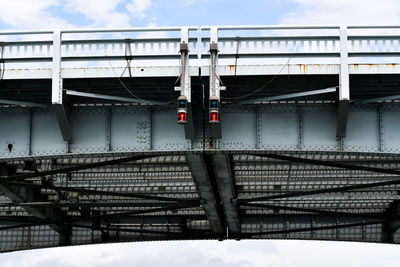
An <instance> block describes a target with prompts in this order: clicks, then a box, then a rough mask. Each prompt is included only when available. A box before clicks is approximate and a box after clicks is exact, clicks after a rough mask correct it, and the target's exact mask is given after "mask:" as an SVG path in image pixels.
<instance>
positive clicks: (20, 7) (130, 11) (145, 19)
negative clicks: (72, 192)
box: [0, 0, 400, 267]
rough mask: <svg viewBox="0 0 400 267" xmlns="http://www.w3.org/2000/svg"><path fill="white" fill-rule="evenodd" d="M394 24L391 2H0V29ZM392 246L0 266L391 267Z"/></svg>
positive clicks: (55, 253)
mask: <svg viewBox="0 0 400 267" xmlns="http://www.w3.org/2000/svg"><path fill="white" fill-rule="evenodd" d="M277 24H286V25H288V24H290V25H294V24H300V25H309V24H323V25H326V24H336V25H339V24H364V25H376V24H384V25H388V24H400V4H399V3H398V0H380V1H376V0H374V1H372V0H280V1H279V0H247V1H244V0H186V1H184V0H164V1H163V0H58V1H57V0H0V30H1V31H3V30H21V29H32V30H35V29H67V28H119V27H142V26H152V27H153V26H202V25H277ZM399 252H400V247H398V246H394V245H383V244H364V243H351V242H347V243H345V242H317V241H277V240H264V241H239V242H238V241H224V242H218V241H186V242H176V241H174V242H141V243H124V244H103V245H91V246H76V247H68V248H52V249H40V250H31V251H22V252H12V253H5V254H0V266H2V267H9V266H19V267H24V266H34V267H35V266H40V267H47V266H55V267H58V266H63V267H64V266H66V267H79V266H85V267H87V266H98V267H100V266H101V267H102V266H146V267H152V266H176V267H179V266H230V267H236V266H309V267H313V266H324V267H329V266H335V267H337V266H363V267H368V266H374V267H375V266H399V262H400V253H399Z"/></svg>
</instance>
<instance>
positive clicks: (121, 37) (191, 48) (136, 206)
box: [0, 26, 400, 252]
mask: <svg viewBox="0 0 400 267" xmlns="http://www.w3.org/2000/svg"><path fill="white" fill-rule="evenodd" d="M399 56H400V26H204V27H197V26H196V27H161V28H129V29H78V30H57V31H55V30H49V31H15V32H0V66H1V68H0V192H1V195H0V250H1V251H3V252H4V251H13V250H21V249H33V248H41V247H53V246H66V245H78V244H94V243H106V242H126V241H146V240H194V239H218V240H225V239H236V240H241V239H306V240H342V241H362V242H382V243H399V242H400V233H399V231H398V229H399V227H400V221H399V215H400V206H399V192H400V179H399V174H400V158H399V155H400V138H399V137H400V103H399V101H400V89H399V85H400V75H399V72H400V57H399Z"/></svg>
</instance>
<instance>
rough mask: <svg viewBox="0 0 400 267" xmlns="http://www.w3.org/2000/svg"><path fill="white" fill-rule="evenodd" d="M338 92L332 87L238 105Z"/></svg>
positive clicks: (257, 99)
mask: <svg viewBox="0 0 400 267" xmlns="http://www.w3.org/2000/svg"><path fill="white" fill-rule="evenodd" d="M336 91H337V87H330V88H326V89H320V90H312V91H303V92H299V93H293V94H286V95H278V96H270V97H262V98H256V99H250V100H246V101H241V102H239V103H238V104H239V105H243V104H252V103H255V102H267V101H277V100H286V99H293V98H300V97H304V96H311V95H321V94H329V93H335V92H336Z"/></svg>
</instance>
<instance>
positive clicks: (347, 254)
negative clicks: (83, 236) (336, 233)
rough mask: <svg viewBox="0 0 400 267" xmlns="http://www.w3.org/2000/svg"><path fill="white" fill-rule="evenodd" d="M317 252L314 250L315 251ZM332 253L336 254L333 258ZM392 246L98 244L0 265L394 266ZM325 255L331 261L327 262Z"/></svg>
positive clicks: (3, 258)
mask: <svg viewBox="0 0 400 267" xmlns="http://www.w3.org/2000/svg"><path fill="white" fill-rule="evenodd" d="M316 251H317V252H316ZM332 255H336V257H334V258H332ZM399 258H400V256H399V254H398V247H397V246H395V245H384V244H368V243H352V242H321V241H287V240H279V241H276V240H258V241H255V240H253V241H247V240H244V241H240V242H237V241H224V242H218V241H164V242H134V243H123V244H103V245H91V246H75V247H64V248H51V249H40V250H33V251H22V252H14V253H6V254H0V265H1V266H4V267H11V266H21V267H25V266H31V267H39V266H40V267H50V266H51V267H53V266H64V267H81V266H82V267H86V266H93V267H105V266H121V267H125V266H126V267H128V266H148V267H156V266H160V265H161V266H166V267H169V266H171V267H172V266H174V267H179V266H194V267H203V266H219V267H247V266H255V267H261V266H263V267H264V266H270V267H273V266H287V267H290V266H310V267H314V266H315V267H316V266H324V267H336V266H338V265H339V266H340V265H342V266H363V267H375V266H385V267H391V266H393V267H395V266H398V262H399ZM327 259H330V260H328V261H327Z"/></svg>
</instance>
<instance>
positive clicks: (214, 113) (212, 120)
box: [210, 111, 219, 123]
mask: <svg viewBox="0 0 400 267" xmlns="http://www.w3.org/2000/svg"><path fill="white" fill-rule="evenodd" d="M210 123H219V116H218V111H210Z"/></svg>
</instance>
